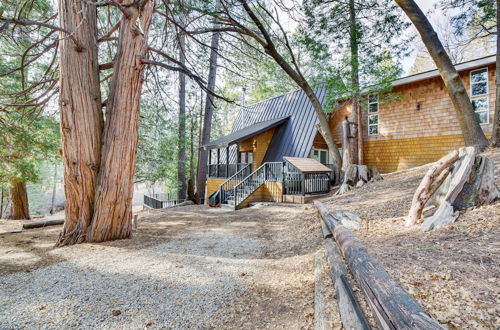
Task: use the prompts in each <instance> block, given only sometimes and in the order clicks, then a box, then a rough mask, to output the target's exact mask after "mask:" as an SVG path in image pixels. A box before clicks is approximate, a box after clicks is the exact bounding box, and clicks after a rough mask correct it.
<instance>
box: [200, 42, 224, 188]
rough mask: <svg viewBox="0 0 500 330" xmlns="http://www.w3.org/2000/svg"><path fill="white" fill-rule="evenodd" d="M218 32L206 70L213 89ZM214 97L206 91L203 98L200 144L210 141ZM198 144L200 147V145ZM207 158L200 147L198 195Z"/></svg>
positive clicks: (208, 87)
mask: <svg viewBox="0 0 500 330" xmlns="http://www.w3.org/2000/svg"><path fill="white" fill-rule="evenodd" d="M219 39H220V33H219V32H214V33H213V34H212V41H211V43H210V46H211V49H210V68H209V72H208V83H207V90H209V91H212V92H213V91H214V90H215V78H216V77H217V59H218V54H217V52H218V51H219ZM213 102H214V97H213V95H211V94H208V93H207V97H206V100H205V113H204V114H203V132H202V134H201V146H203V145H204V144H207V143H208V142H210V134H211V132H212V113H213ZM201 146H200V147H201ZM207 160H208V150H205V149H203V148H200V156H199V158H198V175H197V178H196V179H197V184H196V192H197V194H198V196H205V184H206V179H207Z"/></svg>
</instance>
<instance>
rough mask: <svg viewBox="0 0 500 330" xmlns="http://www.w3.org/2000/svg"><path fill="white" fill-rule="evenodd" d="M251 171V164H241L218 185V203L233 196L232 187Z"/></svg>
mask: <svg viewBox="0 0 500 330" xmlns="http://www.w3.org/2000/svg"><path fill="white" fill-rule="evenodd" d="M250 173H252V164H247V165H246V166H243V168H242V169H241V170H239V171H238V172H236V173H235V174H234V175H233V176H232V177H230V178H229V179H227V180H226V181H224V182H223V183H222V184H221V185H220V188H219V190H220V203H221V204H222V203H225V202H226V201H227V200H228V198H229V197H231V196H234V187H235V186H236V185H237V184H238V183H240V182H241V181H243V180H244V179H245V178H246V177H247V176H249V175H250Z"/></svg>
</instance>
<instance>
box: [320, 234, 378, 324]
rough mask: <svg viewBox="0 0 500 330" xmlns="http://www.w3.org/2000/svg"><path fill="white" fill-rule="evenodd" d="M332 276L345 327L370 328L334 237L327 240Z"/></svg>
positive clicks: (326, 245)
mask: <svg viewBox="0 0 500 330" xmlns="http://www.w3.org/2000/svg"><path fill="white" fill-rule="evenodd" d="M325 247H326V257H327V260H328V268H329V270H330V277H331V278H332V283H333V286H334V287H335V292H336V296H337V301H338V305H339V311H340V318H341V320H342V325H343V327H344V329H370V327H369V325H368V321H367V320H366V317H365V315H364V314H363V311H362V309H361V307H360V305H359V303H358V301H357V300H356V297H355V296H354V292H353V290H352V287H351V284H350V283H349V279H348V277H347V275H348V272H347V268H346V266H345V264H344V260H343V259H342V256H341V255H340V252H339V249H338V247H337V245H336V244H335V241H334V240H333V239H332V238H329V239H327V240H326V242H325Z"/></svg>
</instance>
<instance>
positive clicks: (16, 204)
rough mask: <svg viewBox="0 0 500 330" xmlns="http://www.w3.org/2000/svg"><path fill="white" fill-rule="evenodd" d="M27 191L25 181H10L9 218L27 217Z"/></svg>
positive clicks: (28, 211)
mask: <svg viewBox="0 0 500 330" xmlns="http://www.w3.org/2000/svg"><path fill="white" fill-rule="evenodd" d="M29 218H30V210H29V204H28V192H27V191H26V182H24V181H17V180H16V181H12V182H11V183H10V215H9V219H13V220H19V219H29Z"/></svg>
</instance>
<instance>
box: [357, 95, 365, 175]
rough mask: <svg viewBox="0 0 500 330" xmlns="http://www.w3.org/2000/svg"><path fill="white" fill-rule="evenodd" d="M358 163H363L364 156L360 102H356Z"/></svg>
mask: <svg viewBox="0 0 500 330" xmlns="http://www.w3.org/2000/svg"><path fill="white" fill-rule="evenodd" d="M357 111H358V164H359V165H363V164H364V163H365V156H364V154H363V129H364V128H363V115H362V113H361V104H358V110H357Z"/></svg>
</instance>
